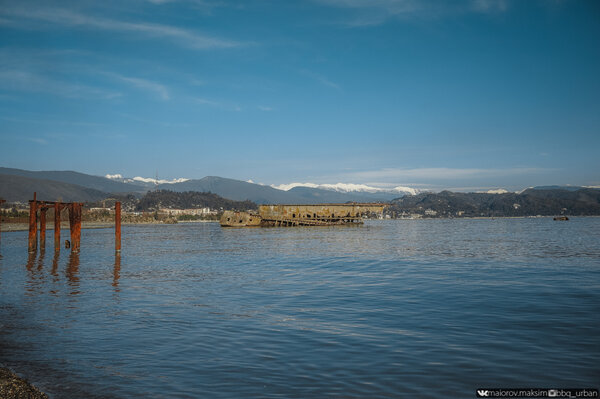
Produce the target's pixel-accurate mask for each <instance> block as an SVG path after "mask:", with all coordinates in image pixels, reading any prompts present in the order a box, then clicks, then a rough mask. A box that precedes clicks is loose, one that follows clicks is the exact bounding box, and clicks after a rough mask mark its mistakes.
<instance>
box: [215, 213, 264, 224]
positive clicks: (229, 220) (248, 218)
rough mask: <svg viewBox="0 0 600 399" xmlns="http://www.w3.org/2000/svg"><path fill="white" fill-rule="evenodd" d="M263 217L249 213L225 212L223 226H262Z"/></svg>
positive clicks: (222, 219) (222, 220)
mask: <svg viewBox="0 0 600 399" xmlns="http://www.w3.org/2000/svg"><path fill="white" fill-rule="evenodd" d="M261 221H262V219H261V217H260V216H259V215H256V214H252V213H249V212H235V211H225V212H223V216H221V220H220V223H221V226H223V227H251V226H260V225H261Z"/></svg>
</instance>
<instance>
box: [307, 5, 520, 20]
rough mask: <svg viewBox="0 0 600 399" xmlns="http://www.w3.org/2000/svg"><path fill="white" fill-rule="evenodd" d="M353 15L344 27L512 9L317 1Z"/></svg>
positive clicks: (503, 7) (482, 6) (477, 6)
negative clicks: (401, 19) (402, 19)
mask: <svg viewBox="0 0 600 399" xmlns="http://www.w3.org/2000/svg"><path fill="white" fill-rule="evenodd" d="M313 1H315V2H317V3H320V4H322V5H326V6H331V7H336V8H341V9H346V10H349V11H351V12H352V14H351V15H348V16H346V18H345V19H344V21H343V24H345V25H348V26H351V27H360V26H372V25H379V24H382V23H384V22H386V21H388V20H391V19H398V18H413V17H420V18H439V17H443V16H447V15H453V14H464V13H486V14H490V13H498V12H504V11H506V10H507V9H508V5H509V4H508V0H468V1H462V2H449V1H446V0H313Z"/></svg>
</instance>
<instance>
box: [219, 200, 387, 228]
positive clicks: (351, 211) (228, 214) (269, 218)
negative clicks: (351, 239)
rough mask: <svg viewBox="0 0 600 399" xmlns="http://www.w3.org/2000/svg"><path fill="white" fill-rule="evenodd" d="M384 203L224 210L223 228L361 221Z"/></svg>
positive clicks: (313, 224) (328, 224)
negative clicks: (247, 210) (250, 210)
mask: <svg viewBox="0 0 600 399" xmlns="http://www.w3.org/2000/svg"><path fill="white" fill-rule="evenodd" d="M385 206H386V205H385V204H357V203H351V204H316V205H260V206H259V208H258V212H237V211H225V212H223V216H221V220H220V223H221V226H223V227H275V226H286V227H287V226H333V225H344V224H361V223H363V219H364V218H366V217H371V216H374V215H380V214H382V213H383V209H384V208H385Z"/></svg>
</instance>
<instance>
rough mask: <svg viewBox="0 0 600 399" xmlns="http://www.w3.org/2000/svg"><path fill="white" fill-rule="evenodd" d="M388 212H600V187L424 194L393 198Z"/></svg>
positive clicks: (453, 214) (457, 214) (472, 214)
mask: <svg viewBox="0 0 600 399" xmlns="http://www.w3.org/2000/svg"><path fill="white" fill-rule="evenodd" d="M387 212H389V213H393V214H395V215H396V216H401V215H402V214H421V215H424V216H430V217H461V216H462V217H476V216H487V217H490V216H492V217H502V216H536V215H543V216H552V215H560V214H565V215H578V216H583V215H600V190H599V189H592V188H580V189H578V190H568V189H538V188H535V189H527V190H525V191H523V192H521V193H505V194H485V193H455V192H450V191H442V192H440V193H422V194H418V195H410V196H406V197H402V198H398V199H395V200H393V201H392V202H391V206H390V207H389V208H388V210H387Z"/></svg>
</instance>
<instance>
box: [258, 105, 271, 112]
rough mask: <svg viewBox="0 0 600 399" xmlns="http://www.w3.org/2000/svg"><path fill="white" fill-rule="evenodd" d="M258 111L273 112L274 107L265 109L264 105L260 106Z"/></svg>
mask: <svg viewBox="0 0 600 399" xmlns="http://www.w3.org/2000/svg"><path fill="white" fill-rule="evenodd" d="M258 109H259V110H261V111H265V112H270V111H273V107H265V106H264V105H259V106H258Z"/></svg>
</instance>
